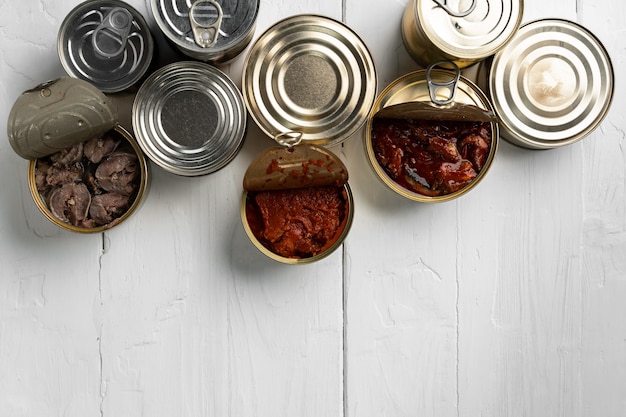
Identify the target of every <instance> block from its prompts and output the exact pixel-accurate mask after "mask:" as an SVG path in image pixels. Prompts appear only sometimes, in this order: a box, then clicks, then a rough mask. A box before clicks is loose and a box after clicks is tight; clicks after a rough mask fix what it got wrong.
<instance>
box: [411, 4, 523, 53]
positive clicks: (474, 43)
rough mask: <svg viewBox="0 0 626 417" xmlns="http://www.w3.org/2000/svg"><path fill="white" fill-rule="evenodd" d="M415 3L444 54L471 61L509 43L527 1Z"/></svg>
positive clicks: (419, 19)
mask: <svg viewBox="0 0 626 417" xmlns="http://www.w3.org/2000/svg"><path fill="white" fill-rule="evenodd" d="M412 1H415V2H416V3H417V4H416V6H417V7H415V14H416V16H415V21H416V22H417V24H419V25H420V26H421V29H422V31H423V33H424V34H425V36H426V37H427V38H428V39H429V40H430V41H431V42H432V43H433V44H434V45H435V46H436V47H437V48H438V49H440V50H441V51H442V52H444V53H446V54H448V55H450V56H454V57H458V58H463V59H471V60H474V59H476V60H478V59H482V58H486V57H488V56H490V55H493V54H494V53H495V52H496V51H497V50H498V49H500V48H501V47H502V46H503V45H504V44H506V43H507V42H508V41H509V40H510V39H511V37H512V36H513V34H514V33H515V31H516V30H517V29H518V27H519V25H520V22H521V19H522V12H523V0H450V1H447V2H446V1H441V0H438V1H434V0H412ZM441 4H443V5H445V6H446V8H447V10H446V9H445V8H444V7H442V5H441ZM466 13H467V15H466V16H463V15H464V14H466ZM455 14H460V15H461V16H455Z"/></svg>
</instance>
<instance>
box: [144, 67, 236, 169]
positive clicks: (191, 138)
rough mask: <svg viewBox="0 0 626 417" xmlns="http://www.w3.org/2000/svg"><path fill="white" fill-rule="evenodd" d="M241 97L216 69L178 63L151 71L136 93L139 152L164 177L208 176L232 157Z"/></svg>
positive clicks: (222, 73)
mask: <svg viewBox="0 0 626 417" xmlns="http://www.w3.org/2000/svg"><path fill="white" fill-rule="evenodd" d="M246 116H247V114H246V109H245V106H244V104H243V98H242V97H241V92H240V91H239V89H238V88H237V86H236V85H235V84H234V83H233V81H232V80H231V79H230V78H229V77H228V76H227V75H226V74H225V73H224V72H222V71H221V70H219V69H218V68H216V67H214V66H212V65H209V64H206V63H203V62H198V61H188V62H186V61H182V62H176V63H173V64H169V65H166V66H164V67H162V68H160V69H159V70H157V71H155V72H154V73H153V74H152V75H150V77H148V79H146V81H145V82H144V83H143V84H142V86H141V87H140V88H139V91H138V92H137V95H136V97H135V101H134V103H133V108H132V124H133V130H134V131H135V135H136V137H137V141H138V143H139V145H140V146H141V148H142V149H143V151H144V152H145V153H146V155H147V156H148V158H150V159H151V160H152V161H153V162H154V163H156V164H157V165H159V166H160V167H161V168H163V169H165V170H166V171H168V172H171V173H174V174H177V175H182V176H198V175H205V174H210V173H212V172H215V171H217V170H219V169H220V168H222V167H224V166H225V165H227V164H228V163H229V162H230V161H231V160H232V159H233V158H234V157H235V156H236V155H237V153H238V151H239V149H240V148H241V145H242V144H243V140H244V136H245V132H246Z"/></svg>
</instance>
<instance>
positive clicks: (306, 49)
mask: <svg viewBox="0 0 626 417" xmlns="http://www.w3.org/2000/svg"><path fill="white" fill-rule="evenodd" d="M242 78H243V79H242V86H243V88H242V90H243V91H242V92H243V96H244V101H245V103H246V107H247V108H248V111H249V112H250V115H251V117H252V118H253V119H254V121H255V122H256V123H257V125H258V126H259V128H260V129H261V130H262V131H263V132H264V133H265V134H267V135H268V136H269V137H275V136H276V135H279V134H281V133H282V132H288V131H298V132H301V133H302V141H303V142H305V143H314V144H318V145H327V146H332V145H335V144H338V143H341V142H343V141H344V140H345V139H347V138H349V137H350V136H352V134H354V133H355V132H356V131H357V130H358V129H359V128H360V127H361V126H362V125H363V124H364V123H365V121H366V120H367V115H368V114H369V110H370V109H371V106H372V104H373V103H374V100H375V99H376V92H377V90H376V89H377V80H376V70H375V67H374V61H373V59H372V56H371V54H370V53H369V51H368V49H367V47H366V45H365V43H364V42H363V41H362V40H361V39H360V38H359V36H357V34H356V33H354V32H353V31H352V30H351V29H350V28H348V27H347V26H346V25H344V24H343V23H341V22H338V21H336V20H333V19H330V18H327V17H322V16H316V15H297V16H292V17H289V18H287V19H284V20H282V21H280V22H278V23H276V24H275V25H274V26H272V27H271V28H269V29H268V30H267V31H266V32H265V33H263V34H262V35H261V36H260V37H259V39H257V41H256V42H255V43H254V45H253V46H252V48H251V49H250V52H249V53H248V55H247V57H246V61H245V63H244V69H243V77H242Z"/></svg>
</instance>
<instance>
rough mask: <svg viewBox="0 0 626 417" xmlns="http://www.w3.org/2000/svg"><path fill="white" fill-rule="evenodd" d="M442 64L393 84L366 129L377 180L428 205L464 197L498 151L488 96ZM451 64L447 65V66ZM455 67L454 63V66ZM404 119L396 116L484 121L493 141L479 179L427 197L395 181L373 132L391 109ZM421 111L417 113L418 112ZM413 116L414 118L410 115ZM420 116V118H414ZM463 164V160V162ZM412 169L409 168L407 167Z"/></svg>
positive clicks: (438, 121) (411, 198) (497, 132)
mask: <svg viewBox="0 0 626 417" xmlns="http://www.w3.org/2000/svg"><path fill="white" fill-rule="evenodd" d="M438 65H439V64H438V63H436V64H433V65H431V66H430V67H429V68H427V69H426V70H418V71H414V72H411V73H408V74H406V75H404V76H402V77H400V78H398V79H396V80H395V81H393V82H392V83H391V84H389V85H388V86H387V87H386V88H385V89H384V90H383V91H382V92H381V94H380V95H379V97H378V99H377V100H376V102H375V103H374V107H373V108H372V112H371V114H370V116H369V118H368V121H367V125H366V128H365V135H364V141H365V150H366V153H367V156H368V160H369V162H370V165H371V167H372V168H373V170H374V172H375V173H376V175H377V177H378V178H379V179H380V180H382V182H383V183H384V184H385V185H387V186H388V187H389V188H390V189H391V190H393V191H394V192H396V193H397V194H399V195H401V196H403V197H405V198H408V199H410V200H413V201H418V202H424V203H436V202H444V201H449V200H452V199H455V198H457V197H460V196H462V195H464V194H466V193H467V192H469V191H470V190H471V189H473V188H475V187H476V185H478V183H479V182H480V181H481V180H482V178H483V177H484V176H485V175H486V174H487V171H488V170H489V168H490V166H491V164H492V162H493V160H494V157H495V155H496V151H497V148H498V139H499V138H498V136H499V128H498V122H497V119H496V116H495V113H494V111H493V106H492V104H491V102H490V101H489V99H488V98H487V96H486V95H485V93H484V92H483V91H482V90H481V89H480V88H479V87H478V86H477V85H476V84H474V83H473V82H472V81H470V80H469V79H467V78H465V77H464V76H462V75H461V74H460V71H459V69H458V68H456V73H455V72H453V71H450V70H447V69H442V68H436V67H437V66H438ZM446 65H447V63H446ZM451 65H452V66H454V64H451ZM406 107H409V108H411V110H408V111H405V110H401V113H402V114H403V115H402V116H392V117H391V118H397V119H403V118H406V119H413V118H415V119H417V120H419V119H422V118H424V119H428V120H434V121H437V123H442V124H444V123H446V122H450V121H452V122H481V123H485V124H487V125H488V126H489V129H490V142H489V143H488V151H486V153H485V154H484V155H485V159H484V161H483V162H481V165H482V167H481V168H480V170H479V171H477V173H476V175H475V177H473V179H472V180H471V181H470V182H469V183H467V184H465V185H464V186H463V187H462V188H460V189H458V190H455V191H453V192H449V193H445V194H443V195H425V194H423V193H419V192H416V191H414V190H411V189H409V188H408V187H405V186H403V185H401V184H400V183H399V182H398V181H397V180H395V179H394V178H392V177H391V176H390V175H389V174H388V173H387V172H386V171H385V169H384V168H383V166H381V163H380V162H379V160H378V159H377V157H376V151H375V149H374V144H373V133H372V129H373V126H374V119H375V117H378V116H379V115H382V114H384V113H389V112H388V110H391V111H394V110H395V109H403V108H406ZM415 108H417V109H418V110H417V111H414V109H415ZM407 114H410V115H411V116H407ZM415 114H418V115H419V116H413V115H415ZM461 162H462V160H461ZM406 169H408V168H406Z"/></svg>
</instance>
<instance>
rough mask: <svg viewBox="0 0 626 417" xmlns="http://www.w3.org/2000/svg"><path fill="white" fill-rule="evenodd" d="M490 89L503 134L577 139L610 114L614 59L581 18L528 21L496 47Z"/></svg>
mask: <svg viewBox="0 0 626 417" xmlns="http://www.w3.org/2000/svg"><path fill="white" fill-rule="evenodd" d="M488 79H489V92H490V95H491V100H492V102H493V105H494V108H495V111H496V113H497V114H498V117H499V119H500V126H501V127H502V136H503V138H504V139H506V140H508V141H509V142H511V143H514V144H516V145H519V146H522V147H525V148H530V149H552V148H557V147H561V146H565V145H569V144H572V143H574V142H577V141H579V140H581V139H582V138H584V137H585V136H587V135H588V134H589V133H591V132H592V131H593V130H594V129H595V128H596V127H597V126H598V125H599V124H600V123H601V122H602V120H603V119H604V117H605V116H606V114H607V112H608V110H609V108H610V105H611V102H612V100H613V94H614V73H613V67H612V64H611V59H610V58H609V55H608V53H607V51H606V50H605V48H604V47H603V45H602V44H601V42H600V41H599V40H598V39H597V38H596V37H595V36H594V35H593V34H591V33H590V32H589V31H588V30H587V29H585V28H584V27H582V26H580V25H579V24H577V23H573V22H570V21H566V20H560V19H546V20H537V21H534V22H529V23H527V24H525V25H524V26H522V27H521V28H520V30H519V32H518V33H517V34H516V35H515V37H514V38H513V39H512V41H511V42H510V43H509V44H508V45H507V46H506V47H505V48H503V49H502V50H501V51H500V52H498V53H497V54H496V55H495V57H494V59H493V62H492V63H491V67H490V71H489V76H488Z"/></svg>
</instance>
